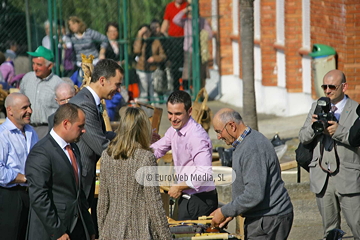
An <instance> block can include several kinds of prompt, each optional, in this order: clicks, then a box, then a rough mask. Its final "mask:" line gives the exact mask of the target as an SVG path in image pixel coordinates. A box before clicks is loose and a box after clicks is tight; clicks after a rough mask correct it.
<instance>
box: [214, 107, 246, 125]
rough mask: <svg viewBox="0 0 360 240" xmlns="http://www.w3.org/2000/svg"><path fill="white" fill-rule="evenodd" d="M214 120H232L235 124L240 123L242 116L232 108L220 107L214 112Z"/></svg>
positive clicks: (223, 121) (224, 121)
mask: <svg viewBox="0 0 360 240" xmlns="http://www.w3.org/2000/svg"><path fill="white" fill-rule="evenodd" d="M214 121H220V122H222V123H226V122H229V121H234V122H235V123H236V124H240V123H241V122H242V117H241V115H240V114H239V113H238V112H236V111H235V110H234V109H231V108H222V109H220V110H219V111H218V112H217V113H216V114H215V116H214Z"/></svg>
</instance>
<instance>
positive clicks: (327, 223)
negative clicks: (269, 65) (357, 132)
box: [299, 70, 360, 239]
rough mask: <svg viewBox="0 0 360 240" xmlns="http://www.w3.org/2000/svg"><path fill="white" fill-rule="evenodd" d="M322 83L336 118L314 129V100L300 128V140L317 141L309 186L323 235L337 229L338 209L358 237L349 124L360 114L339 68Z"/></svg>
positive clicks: (358, 186) (359, 162) (355, 158)
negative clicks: (313, 194)
mask: <svg viewBox="0 0 360 240" xmlns="http://www.w3.org/2000/svg"><path fill="white" fill-rule="evenodd" d="M321 87H322V88H323V90H324V94H325V96H326V97H328V98H330V101H331V111H332V112H333V114H334V115H335V117H336V121H330V120H329V121H327V122H328V126H327V127H326V128H325V130H324V131H323V132H321V133H315V131H314V129H313V126H314V122H316V121H318V116H317V115H316V114H314V110H315V107H316V105H317V103H314V104H313V105H312V107H311V109H310V112H309V114H308V117H307V119H306V121H305V123H304V126H303V127H302V128H301V130H300V133H299V139H300V141H301V142H302V143H304V144H308V143H310V142H312V141H313V140H315V141H316V143H317V145H316V147H315V149H314V151H313V158H312V161H311V163H310V164H309V168H310V190H311V191H312V192H314V193H315V194H316V201H317V205H318V208H319V211H320V214H321V217H322V220H323V228H324V237H326V236H327V235H328V233H329V232H330V231H331V230H332V229H334V228H338V229H340V222H341V218H340V210H341V211H342V213H343V214H344V216H345V219H346V222H347V224H348V225H349V227H350V229H351V231H352V233H353V235H354V239H360V225H359V223H360V208H359V203H360V178H359V169H360V167H359V166H360V149H359V148H357V147H352V146H351V145H350V144H349V140H348V137H349V132H350V128H351V126H352V125H353V123H354V121H355V120H356V119H357V118H358V117H359V116H358V114H357V113H356V109H357V107H358V105H359V104H358V103H357V102H355V101H354V100H351V99H350V98H349V97H348V96H347V95H345V91H346V90H347V89H348V84H347V82H346V78H345V75H344V73H343V72H341V71H339V70H331V71H330V72H328V73H327V74H326V75H325V76H324V79H323V85H322V86H321ZM315 129H317V128H315Z"/></svg>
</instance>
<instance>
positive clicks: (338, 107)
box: [331, 95, 348, 121]
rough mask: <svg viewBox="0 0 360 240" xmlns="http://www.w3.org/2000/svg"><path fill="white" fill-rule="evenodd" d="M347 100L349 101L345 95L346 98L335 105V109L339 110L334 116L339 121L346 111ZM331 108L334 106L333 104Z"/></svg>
mask: <svg viewBox="0 0 360 240" xmlns="http://www.w3.org/2000/svg"><path fill="white" fill-rule="evenodd" d="M347 100H348V97H347V96H346V95H344V98H343V99H342V100H341V101H340V102H338V103H337V104H335V107H337V109H336V111H335V113H334V115H335V117H336V119H337V120H338V121H339V119H340V115H341V113H342V111H343V110H344V107H345V104H346V101H347ZM331 106H333V104H331Z"/></svg>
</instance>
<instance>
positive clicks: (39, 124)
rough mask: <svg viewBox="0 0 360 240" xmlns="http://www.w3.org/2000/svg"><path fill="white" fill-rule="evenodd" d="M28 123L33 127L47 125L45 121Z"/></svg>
mask: <svg viewBox="0 0 360 240" xmlns="http://www.w3.org/2000/svg"><path fill="white" fill-rule="evenodd" d="M30 125H31V126H33V127H41V126H48V125H49V124H47V123H30Z"/></svg>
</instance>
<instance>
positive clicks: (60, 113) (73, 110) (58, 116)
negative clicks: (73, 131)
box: [54, 103, 85, 127]
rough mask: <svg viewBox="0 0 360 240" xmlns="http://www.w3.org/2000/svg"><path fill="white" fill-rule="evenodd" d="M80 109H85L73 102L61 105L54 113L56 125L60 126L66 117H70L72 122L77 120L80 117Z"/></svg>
mask: <svg viewBox="0 0 360 240" xmlns="http://www.w3.org/2000/svg"><path fill="white" fill-rule="evenodd" d="M79 110H81V111H83V110H82V109H81V108H80V107H79V106H77V105H75V104H73V103H66V104H64V105H61V106H60V107H59V108H58V109H57V110H56V112H55V115H54V127H55V126H58V125H59V124H60V123H61V122H62V121H64V120H65V119H68V120H69V121H70V122H71V123H73V122H74V121H76V120H77V119H78V117H79V115H78V111H79ZM84 114H85V112H84Z"/></svg>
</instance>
